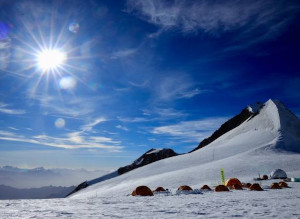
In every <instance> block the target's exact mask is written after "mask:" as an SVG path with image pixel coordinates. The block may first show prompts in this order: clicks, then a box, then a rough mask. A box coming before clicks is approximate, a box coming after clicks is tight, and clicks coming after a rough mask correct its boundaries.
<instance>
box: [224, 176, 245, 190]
mask: <svg viewBox="0 0 300 219" xmlns="http://www.w3.org/2000/svg"><path fill="white" fill-rule="evenodd" d="M234 185H239V186H240V187H242V186H243V185H242V183H241V181H240V180H238V179H237V178H229V179H228V180H227V181H226V182H225V186H227V187H229V188H231V189H232V188H233V186H234Z"/></svg>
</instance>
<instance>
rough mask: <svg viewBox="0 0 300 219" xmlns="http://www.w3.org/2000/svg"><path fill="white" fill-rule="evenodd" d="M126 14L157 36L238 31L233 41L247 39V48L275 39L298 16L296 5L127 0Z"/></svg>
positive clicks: (268, 0)
mask: <svg viewBox="0 0 300 219" xmlns="http://www.w3.org/2000/svg"><path fill="white" fill-rule="evenodd" d="M127 7H128V11H129V12H131V13H135V14H137V15H138V16H139V17H140V18H142V19H144V20H146V21H147V22H149V23H153V24H155V25H157V26H159V27H160V30H159V31H158V32H162V30H163V31H166V30H169V29H174V28H176V29H179V30H181V31H182V32H184V33H197V32H204V33H208V34H210V35H215V36H219V35H220V34H222V33H224V32H230V31H235V30H240V31H241V33H240V34H239V35H238V36H237V38H236V39H235V40H242V38H250V37H251V36H252V37H253V35H255V36H256V39H254V40H253V41H247V44H249V45H250V44H254V43H257V42H260V41H261V40H267V39H270V38H274V37H276V36H277V35H278V34H280V32H282V30H283V29H284V28H285V26H287V25H288V24H289V22H290V21H291V19H292V18H293V17H294V15H295V14H297V13H298V11H299V8H300V4H299V1H289V2H286V1H283V0H278V1H276V4H274V1H273V0H265V1H240V0H230V1H223V0H218V1H209V0H203V1H189V0H183V1H176V0H171V1H166V0H128V1H127Z"/></svg>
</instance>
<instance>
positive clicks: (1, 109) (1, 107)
mask: <svg viewBox="0 0 300 219" xmlns="http://www.w3.org/2000/svg"><path fill="white" fill-rule="evenodd" d="M0 113H5V114H11V115H22V114H25V113H26V111H25V110H19V109H13V108H10V106H9V105H8V104H6V103H2V102H0Z"/></svg>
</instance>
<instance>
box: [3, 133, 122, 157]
mask: <svg viewBox="0 0 300 219" xmlns="http://www.w3.org/2000/svg"><path fill="white" fill-rule="evenodd" d="M0 140H5V141H15V142H23V143H30V144H37V145H44V146H50V147H57V148H65V149H78V148H101V149H106V150H108V151H110V152H116V151H118V152H119V151H120V150H121V149H122V148H123V146H120V142H119V141H113V140H112V139H109V138H105V137H93V136H92V137H89V136H82V135H80V133H79V132H77V133H75V132H74V133H69V134H66V135H65V136H64V137H52V136H48V135H35V136H23V135H19V134H17V133H12V132H5V131H2V130H0Z"/></svg>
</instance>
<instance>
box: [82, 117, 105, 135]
mask: <svg viewBox="0 0 300 219" xmlns="http://www.w3.org/2000/svg"><path fill="white" fill-rule="evenodd" d="M105 121H107V119H105V118H104V117H99V118H96V119H94V121H92V122H90V123H88V124H86V125H83V126H82V127H81V130H82V131H84V132H86V131H91V130H92V129H93V127H94V126H96V125H98V124H99V123H102V122H105Z"/></svg>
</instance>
